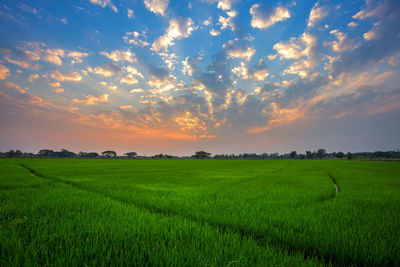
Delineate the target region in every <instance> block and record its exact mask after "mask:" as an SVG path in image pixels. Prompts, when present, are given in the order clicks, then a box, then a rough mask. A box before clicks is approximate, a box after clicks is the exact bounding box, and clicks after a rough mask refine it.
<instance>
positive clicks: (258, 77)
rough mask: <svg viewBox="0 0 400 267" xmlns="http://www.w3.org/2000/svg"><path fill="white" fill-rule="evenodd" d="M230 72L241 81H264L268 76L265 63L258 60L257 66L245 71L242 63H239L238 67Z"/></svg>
mask: <svg viewBox="0 0 400 267" xmlns="http://www.w3.org/2000/svg"><path fill="white" fill-rule="evenodd" d="M232 72H233V73H234V74H235V75H236V76H237V77H239V78H241V79H244V80H248V79H252V80H255V81H258V82H262V81H264V80H265V78H267V76H268V74H269V73H268V70H267V63H266V62H265V60H263V59H260V60H259V61H258V62H257V64H256V65H255V66H253V67H252V68H250V69H247V68H246V65H245V64H244V62H241V63H240V66H239V67H235V68H233V69H232Z"/></svg>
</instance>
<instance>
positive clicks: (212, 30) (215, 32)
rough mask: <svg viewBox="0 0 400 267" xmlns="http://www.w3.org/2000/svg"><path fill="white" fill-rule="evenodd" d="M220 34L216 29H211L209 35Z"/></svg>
mask: <svg viewBox="0 0 400 267" xmlns="http://www.w3.org/2000/svg"><path fill="white" fill-rule="evenodd" d="M220 34H221V32H219V31H217V30H216V29H211V30H210V35H211V36H218V35H220Z"/></svg>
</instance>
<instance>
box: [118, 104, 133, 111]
mask: <svg viewBox="0 0 400 267" xmlns="http://www.w3.org/2000/svg"><path fill="white" fill-rule="evenodd" d="M119 108H120V109H122V110H126V109H131V108H132V106H131V105H124V106H119Z"/></svg>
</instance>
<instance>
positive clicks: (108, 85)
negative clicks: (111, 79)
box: [100, 82, 118, 91]
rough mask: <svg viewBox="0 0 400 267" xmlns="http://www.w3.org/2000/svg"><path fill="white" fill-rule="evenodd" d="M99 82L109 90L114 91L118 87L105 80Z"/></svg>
mask: <svg viewBox="0 0 400 267" xmlns="http://www.w3.org/2000/svg"><path fill="white" fill-rule="evenodd" d="M100 84H101V85H103V86H105V87H107V88H108V89H110V90H111V91H116V90H117V89H118V87H117V86H116V85H112V84H108V83H106V82H100Z"/></svg>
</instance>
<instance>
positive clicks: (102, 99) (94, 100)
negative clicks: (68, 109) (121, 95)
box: [72, 94, 109, 105]
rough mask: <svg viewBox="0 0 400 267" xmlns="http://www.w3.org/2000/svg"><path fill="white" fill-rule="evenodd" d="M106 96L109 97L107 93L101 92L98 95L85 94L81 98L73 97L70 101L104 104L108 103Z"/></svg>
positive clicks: (85, 103)
mask: <svg viewBox="0 0 400 267" xmlns="http://www.w3.org/2000/svg"><path fill="white" fill-rule="evenodd" d="M108 97H109V95H108V94H103V95H100V96H94V95H86V96H84V97H83V98H82V99H78V98H74V99H72V101H73V102H75V103H80V104H84V105H94V104H96V103H103V104H106V103H108Z"/></svg>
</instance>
